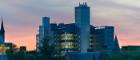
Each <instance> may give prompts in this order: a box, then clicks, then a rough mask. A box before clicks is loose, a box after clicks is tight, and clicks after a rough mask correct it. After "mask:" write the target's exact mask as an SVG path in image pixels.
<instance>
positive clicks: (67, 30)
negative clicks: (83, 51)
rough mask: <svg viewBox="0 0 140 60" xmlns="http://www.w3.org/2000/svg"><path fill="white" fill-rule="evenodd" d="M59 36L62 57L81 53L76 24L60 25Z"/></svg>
mask: <svg viewBox="0 0 140 60" xmlns="http://www.w3.org/2000/svg"><path fill="white" fill-rule="evenodd" d="M58 30H59V33H58V36H59V38H58V39H59V46H60V53H61V56H64V55H66V54H68V53H74V52H75V53H76V52H78V51H79V41H78V39H77V37H78V35H77V34H76V26H75V24H59V25H58Z"/></svg>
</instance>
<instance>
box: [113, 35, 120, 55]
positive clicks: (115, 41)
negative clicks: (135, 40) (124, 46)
mask: <svg viewBox="0 0 140 60" xmlns="http://www.w3.org/2000/svg"><path fill="white" fill-rule="evenodd" d="M114 51H116V52H119V51H120V47H119V42H118V37H117V35H115V39H114Z"/></svg>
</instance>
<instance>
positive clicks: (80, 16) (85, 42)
mask: <svg viewBox="0 0 140 60" xmlns="http://www.w3.org/2000/svg"><path fill="white" fill-rule="evenodd" d="M75 23H76V26H77V27H78V29H77V33H78V35H79V36H80V37H79V40H80V51H81V52H87V49H88V47H89V39H90V7H89V6H88V5H87V3H86V2H85V3H83V4H79V6H77V7H75Z"/></svg>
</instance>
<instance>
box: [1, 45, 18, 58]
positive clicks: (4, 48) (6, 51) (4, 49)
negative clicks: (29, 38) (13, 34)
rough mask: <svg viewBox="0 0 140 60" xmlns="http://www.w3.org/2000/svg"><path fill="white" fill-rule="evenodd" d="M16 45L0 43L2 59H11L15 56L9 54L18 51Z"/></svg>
mask: <svg viewBox="0 0 140 60" xmlns="http://www.w3.org/2000/svg"><path fill="white" fill-rule="evenodd" d="M15 47H16V46H15V45H14V44H12V43H3V44H0V60H9V59H12V58H13V57H11V56H9V55H12V54H14V53H15V52H16V50H15Z"/></svg>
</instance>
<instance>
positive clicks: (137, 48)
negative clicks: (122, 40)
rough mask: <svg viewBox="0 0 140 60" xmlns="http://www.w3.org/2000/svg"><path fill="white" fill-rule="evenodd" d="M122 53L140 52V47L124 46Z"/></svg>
mask: <svg viewBox="0 0 140 60" xmlns="http://www.w3.org/2000/svg"><path fill="white" fill-rule="evenodd" d="M121 50H122V51H140V46H133V45H131V46H122V48H121Z"/></svg>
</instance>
